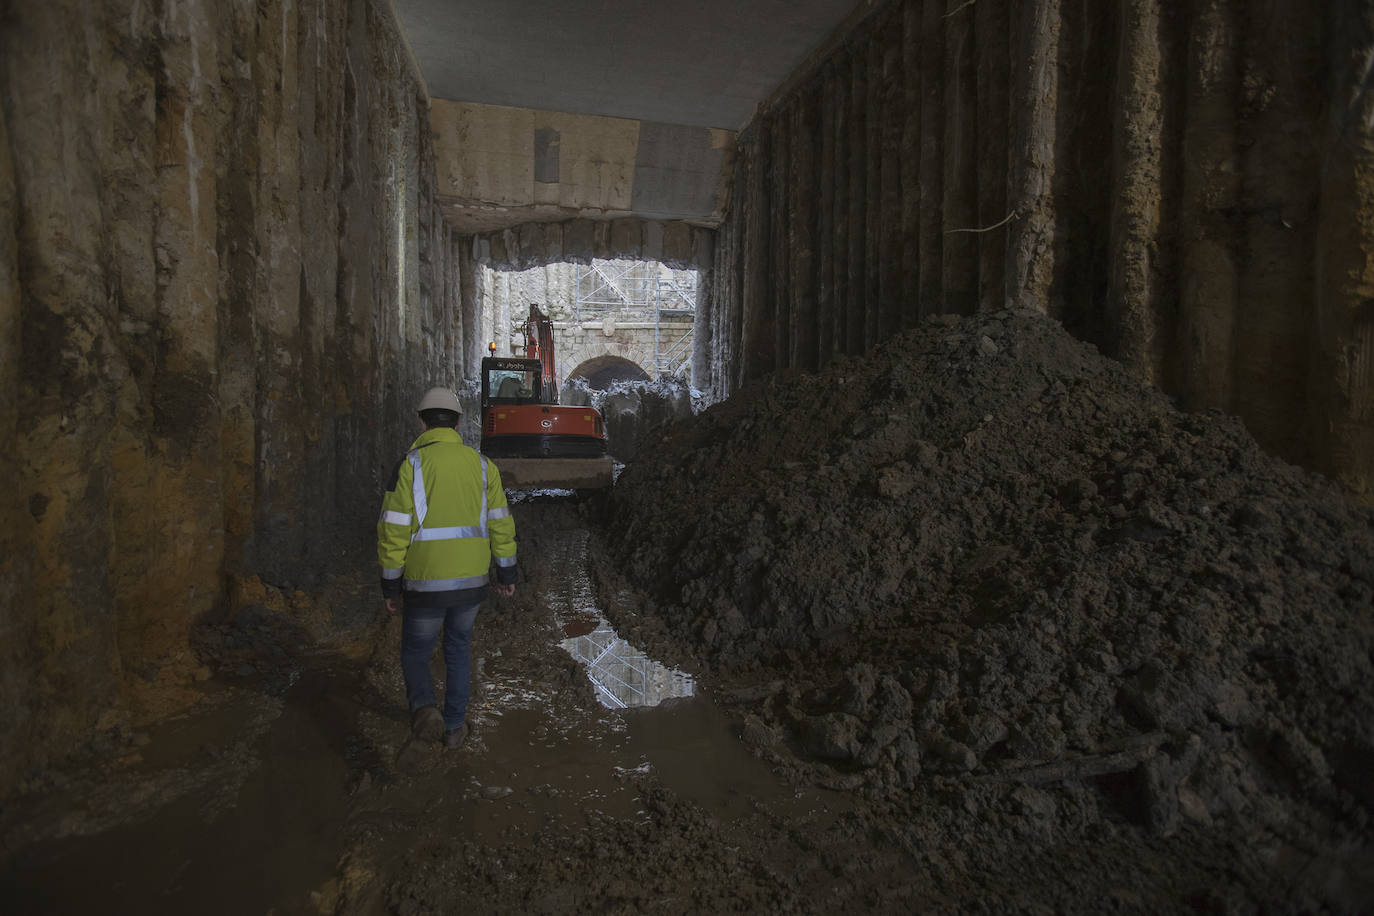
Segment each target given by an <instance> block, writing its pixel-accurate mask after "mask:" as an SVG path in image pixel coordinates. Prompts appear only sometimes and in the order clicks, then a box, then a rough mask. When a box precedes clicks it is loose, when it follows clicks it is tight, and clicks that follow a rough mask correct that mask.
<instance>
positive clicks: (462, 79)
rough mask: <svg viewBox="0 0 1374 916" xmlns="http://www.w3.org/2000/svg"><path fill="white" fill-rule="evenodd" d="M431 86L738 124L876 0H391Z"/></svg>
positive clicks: (498, 99)
mask: <svg viewBox="0 0 1374 916" xmlns="http://www.w3.org/2000/svg"><path fill="white" fill-rule="evenodd" d="M395 3H396V11H397V14H398V16H399V17H400V20H401V25H402V28H403V29H404V31H405V33H406V38H407V40H408V41H409V42H410V46H411V50H412V51H413V52H414V54H415V58H416V61H417V63H418V64H419V66H420V70H421V72H422V73H423V74H424V78H425V82H426V83H427V84H428V86H429V92H430V95H431V96H433V97H435V98H441V99H449V100H452V101H460V102H480V103H483V104H487V105H505V106H510V107H513V108H530V109H542V110H545V111H562V112H569V113H573V114H592V115H608V116H611V117H618V118H633V119H635V120H641V121H653V122H658V123H661V124H681V125H688V126H693V127H714V128H723V129H727V130H738V129H740V128H741V127H743V126H744V125H745V124H746V123H748V121H749V119H750V118H751V117H752V116H753V113H754V109H755V107H756V106H757V105H758V104H759V103H760V102H763V101H764V100H765V99H767V98H768V97H769V96H770V95H771V94H772V93H773V91H774V90H775V89H777V88H778V86H780V85H781V84H782V83H783V81H784V80H785V79H787V77H788V76H789V75H790V74H791V73H792V72H793V71H794V70H795V69H796V68H797V67H798V66H799V65H800V64H801V63H802V62H803V61H804V60H806V58H807V56H808V55H809V54H810V53H811V52H812V51H814V50H816V49H817V48H819V47H820V46H821V45H822V44H824V43H825V41H826V39H827V38H829V37H830V35H831V34H832V33H833V32H834V31H835V30H836V29H837V28H838V27H839V26H840V25H841V24H842V23H844V22H845V21H846V20H847V19H848V18H849V17H850V14H858V12H859V11H861V10H864V9H867V8H868V7H870V6H871V5H872V3H873V0H859V2H858V3H857V4H856V2H855V0H586V2H578V0H516V2H511V0H395Z"/></svg>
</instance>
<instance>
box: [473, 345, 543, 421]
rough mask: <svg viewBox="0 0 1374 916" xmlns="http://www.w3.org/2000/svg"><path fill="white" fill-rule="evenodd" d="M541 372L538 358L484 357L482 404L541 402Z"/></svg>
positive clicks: (485, 405)
mask: <svg viewBox="0 0 1374 916" xmlns="http://www.w3.org/2000/svg"><path fill="white" fill-rule="evenodd" d="M539 376H540V367H539V360H537V359H514V358H511V359H492V358H488V359H484V360H482V407H483V408H484V409H485V408H486V407H487V406H488V405H490V404H535V403H538V400H539V398H538V396H539V390H540V378H539Z"/></svg>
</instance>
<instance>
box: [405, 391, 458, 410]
mask: <svg viewBox="0 0 1374 916" xmlns="http://www.w3.org/2000/svg"><path fill="white" fill-rule="evenodd" d="M422 410H451V411H453V412H454V413H456V414H458V415H459V416H462V414H463V408H462V407H461V406H460V405H459V404H458V395H456V394H454V393H453V392H452V391H450V390H449V389H447V388H431V389H429V390H428V391H426V392H425V396H424V397H422V398H420V406H419V407H417V408H415V412H416V413H419V412H420V411H422Z"/></svg>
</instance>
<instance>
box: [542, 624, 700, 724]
mask: <svg viewBox="0 0 1374 916" xmlns="http://www.w3.org/2000/svg"><path fill="white" fill-rule="evenodd" d="M559 645H561V646H562V647H563V649H564V650H565V651H567V653H568V654H569V655H571V656H572V657H573V658H575V659H577V660H578V661H580V662H582V664H584V665H586V666H587V677H588V678H589V679H590V680H591V682H592V686H594V687H595V688H596V698H597V699H598V700H600V701H601V705H602V706H605V707H607V708H608V709H625V708H626V707H630V706H657V705H659V704H660V703H662V702H663V701H664V700H670V699H673V698H675V697H690V696H693V695H694V694H695V693H696V683H695V681H693V680H692V676H691V675H689V674H684V673H683V672H681V671H677V670H675V669H673V668H669V667H667V666H666V665H662V664H659V663H658V662H656V661H654V660H653V659H651V658H649V657H648V656H647V655H645V654H644V653H643V652H640V651H639V650H638V649H636V648H635V647H634V646H631V645H630V644H629V643H627V642H626V641H625V640H623V639H621V638H620V637H619V636H617V635H616V633H615V630H614V629H612V628H611V625H610V624H609V623H607V622H606V621H604V620H602V621H601V622H600V623H599V624H597V625H596V626H595V627H594V629H592V631H591V632H589V633H586V634H584V635H581V636H574V637H572V638H570V639H565V640H563V641H562V642H561V643H560V644H559Z"/></svg>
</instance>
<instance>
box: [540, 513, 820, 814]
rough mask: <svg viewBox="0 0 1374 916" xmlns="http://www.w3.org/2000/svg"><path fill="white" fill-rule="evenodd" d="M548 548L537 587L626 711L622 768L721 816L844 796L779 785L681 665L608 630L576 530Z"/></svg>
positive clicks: (590, 672)
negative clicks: (549, 582)
mask: <svg viewBox="0 0 1374 916" xmlns="http://www.w3.org/2000/svg"><path fill="white" fill-rule="evenodd" d="M553 550H554V552H555V553H556V554H558V556H557V558H556V562H557V564H558V568H559V569H561V570H563V571H565V572H566V575H565V576H564V577H563V578H562V579H561V580H560V583H559V584H558V585H557V586H556V587H555V588H553V589H550V590H549V592H547V593H546V595H545V599H546V601H547V602H548V604H549V606H550V607H551V608H552V609H553V612H554V618H555V620H556V621H557V623H558V626H559V627H560V628H561V629H562V632H563V634H564V636H565V637H566V638H565V639H563V640H562V641H561V642H560V643H559V645H560V646H561V647H562V648H563V649H564V650H565V651H566V652H567V653H568V654H570V655H571V656H573V657H574V658H576V659H577V660H578V661H580V662H582V664H583V666H584V667H585V669H586V671H587V677H588V679H589V680H590V681H591V682H592V685H593V686H594V687H595V688H596V696H597V699H598V700H599V701H600V702H601V705H602V706H605V707H607V708H610V709H617V710H625V711H626V716H625V718H624V721H625V722H626V724H627V725H628V731H629V743H628V745H627V746H626V750H627V751H628V753H629V757H630V758H631V759H637V760H638V761H639V763H638V764H637V765H635V766H633V767H627V768H624V769H623V770H622V772H626V773H637V774H640V775H644V774H647V773H650V772H652V773H654V774H655V775H657V776H658V778H659V779H660V780H662V781H663V783H664V784H665V785H667V786H669V787H670V788H672V789H673V791H675V792H677V793H678V794H679V795H681V796H682V797H683V798H686V799H688V800H689V801H692V802H693V803H695V804H697V805H700V806H701V807H702V808H704V809H706V810H707V811H708V812H711V813H712V814H714V815H715V816H718V817H722V818H724V819H734V818H737V817H739V816H742V815H745V814H749V813H752V812H754V811H755V810H756V809H757V807H758V806H763V807H764V808H766V809H768V810H769V811H772V812H774V813H786V814H788V815H791V816H809V815H822V816H826V815H833V814H834V813H836V812H837V811H838V810H839V809H840V807H842V806H843V805H844V801H843V800H842V799H839V798H832V797H830V796H829V793H823V792H820V791H818V790H814V789H807V790H804V791H798V790H796V789H794V788H792V787H791V786H788V785H787V784H786V783H785V782H784V781H783V780H782V779H780V778H779V777H778V776H777V775H775V774H774V773H773V771H772V769H771V768H770V767H769V765H768V764H767V763H766V762H764V761H763V760H760V759H759V758H757V757H755V756H754V755H753V754H751V753H750V752H749V751H748V750H747V749H746V748H745V747H744V745H743V744H742V743H741V742H740V741H739V739H738V738H737V737H736V736H735V734H734V730H733V726H732V725H731V723H730V720H729V718H728V717H727V716H725V714H724V713H722V712H721V711H720V710H719V709H718V708H717V707H716V706H715V705H714V704H713V703H712V702H710V700H709V699H707V698H705V697H701V696H698V695H697V689H696V683H695V681H694V680H693V679H692V677H691V675H688V674H685V673H684V672H682V671H678V670H676V669H673V668H669V667H667V666H666V665H663V664H661V663H659V662H656V661H654V660H653V659H651V658H649V657H648V656H646V655H645V654H644V653H643V652H641V651H639V650H638V649H636V648H634V647H633V646H631V645H630V644H629V643H627V642H626V641H625V640H623V639H621V638H620V637H619V636H618V635H617V634H616V632H615V629H614V628H613V627H612V626H611V625H610V623H609V622H607V620H606V619H605V617H604V616H602V614H601V612H600V610H599V609H598V608H597V606H596V601H595V597H594V595H593V592H592V588H591V581H590V578H589V576H588V574H587V533H586V532H585V531H568V532H566V534H565V535H564V536H563V537H561V538H560V539H559V542H558V544H557V545H556V546H555V547H553ZM667 700H674V702H672V703H665V701H667Z"/></svg>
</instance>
